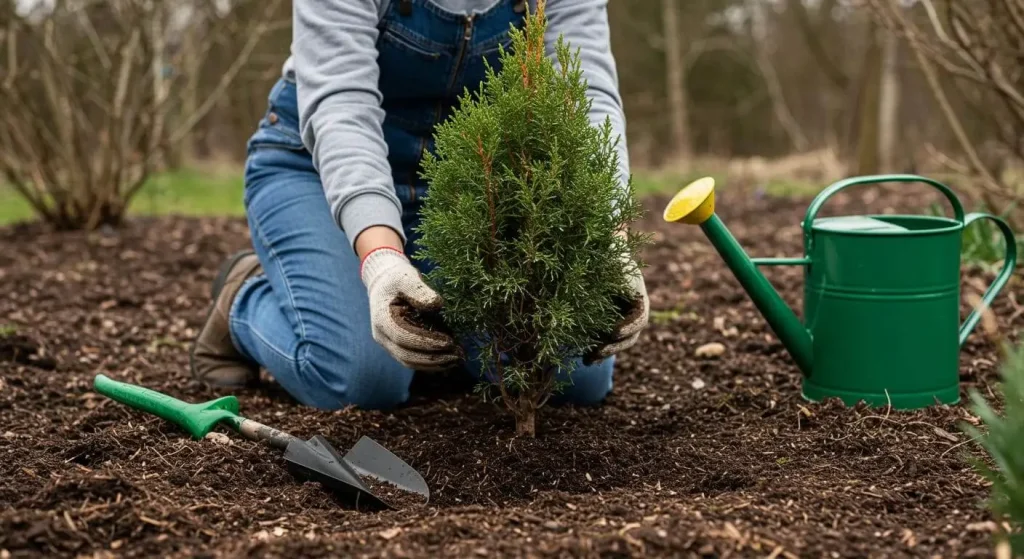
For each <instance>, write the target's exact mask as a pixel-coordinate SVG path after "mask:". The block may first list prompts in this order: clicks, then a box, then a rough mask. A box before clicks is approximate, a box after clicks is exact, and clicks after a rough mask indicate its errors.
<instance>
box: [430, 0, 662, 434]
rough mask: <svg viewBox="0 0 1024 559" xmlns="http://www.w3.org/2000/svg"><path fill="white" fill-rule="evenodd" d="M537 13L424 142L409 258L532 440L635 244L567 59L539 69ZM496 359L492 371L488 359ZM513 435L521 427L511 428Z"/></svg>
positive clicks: (591, 338) (609, 316)
mask: <svg viewBox="0 0 1024 559" xmlns="http://www.w3.org/2000/svg"><path fill="white" fill-rule="evenodd" d="M545 27H546V21H545V19H544V15H543V3H541V5H540V7H539V9H538V11H537V13H536V14H530V15H529V17H527V24H526V29H525V32H524V31H520V30H519V29H516V28H515V27H513V28H512V31H511V32H512V41H513V47H512V51H511V52H509V51H505V50H502V52H501V54H500V57H501V70H500V71H497V70H495V69H494V68H490V67H488V69H487V76H486V80H485V82H484V83H482V84H481V86H480V88H479V90H478V91H477V92H476V93H475V95H473V94H470V92H469V91H466V92H465V94H464V95H463V96H462V97H461V102H460V106H459V107H458V109H457V110H456V111H455V114H454V115H453V116H452V118H450V119H449V120H447V121H445V122H443V123H442V124H440V125H439V126H438V128H437V130H436V133H435V138H436V146H437V149H436V155H435V154H431V153H428V154H426V156H425V158H424V163H423V165H424V171H423V176H424V177H425V178H426V179H427V180H428V181H429V184H430V189H429V194H428V196H427V198H426V201H425V203H424V208H423V211H422V214H421V216H422V222H421V225H420V227H419V232H420V233H421V234H422V238H421V240H420V246H421V250H420V251H419V252H418V253H417V254H416V257H417V258H420V259H424V260H427V261H429V262H430V263H431V264H433V265H434V266H435V267H434V269H433V270H432V271H430V272H429V273H428V274H427V281H428V282H430V283H431V284H432V286H434V287H435V288H436V289H437V290H438V292H439V293H440V294H441V296H442V297H443V298H444V300H445V310H444V318H445V322H446V324H447V325H448V326H449V327H450V328H451V329H452V330H454V331H455V332H456V334H457V335H459V336H460V337H462V338H463V339H465V340H468V341H470V342H471V343H473V344H474V345H476V346H478V347H480V348H481V361H482V362H483V363H486V364H487V365H486V366H485V370H484V371H483V373H484V374H485V376H486V377H487V378H488V380H489V381H490V383H491V384H493V385H494V386H495V387H496V388H497V389H498V391H499V392H500V395H501V399H502V400H504V401H505V403H506V404H507V405H508V406H509V408H510V409H511V410H512V411H513V412H514V413H515V415H516V418H517V421H519V424H520V432H521V433H528V434H530V435H532V434H533V433H532V421H533V415H534V412H535V410H536V408H538V407H540V406H542V405H543V403H544V401H545V400H546V398H547V396H548V395H549V394H551V393H552V392H553V391H557V390H558V389H559V388H560V387H559V386H558V384H557V383H556V381H555V378H554V374H555V372H557V370H558V369H559V368H562V369H566V370H568V369H569V368H571V361H572V359H573V358H575V357H578V356H581V355H584V354H586V353H587V352H588V351H589V350H590V349H591V348H593V347H595V346H596V345H597V343H598V342H599V339H600V337H601V336H602V335H604V334H607V333H608V332H610V331H611V330H613V328H614V326H615V325H616V323H617V322H618V321H619V320H620V319H621V315H622V310H623V309H622V302H623V299H625V298H626V297H627V296H628V291H627V290H628V276H629V274H631V273H637V272H638V266H639V262H638V260H637V254H638V252H639V250H640V246H641V245H642V243H644V242H645V241H646V236H644V235H639V234H636V233H634V232H630V233H628V234H626V235H618V234H617V231H620V230H625V229H627V225H628V224H629V223H630V222H632V221H635V220H636V219H638V218H639V217H640V216H641V215H642V208H641V206H640V204H639V202H638V201H637V200H636V199H635V197H634V191H633V186H632V181H631V180H628V181H625V182H626V184H625V185H623V181H622V180H620V177H619V161H618V152H617V149H616V146H617V140H613V139H612V131H611V123H610V122H608V121H606V122H605V123H604V126H602V127H594V126H591V124H590V121H589V116H588V111H589V109H590V102H589V100H588V99H587V97H586V91H587V85H586V82H585V81H584V80H583V79H582V71H581V69H580V64H579V56H578V53H571V52H570V51H569V48H568V46H567V45H566V44H565V43H564V41H563V40H562V38H561V37H559V41H558V45H557V58H558V62H559V66H560V67H559V68H557V69H556V67H555V65H554V64H553V62H552V61H551V60H550V58H549V57H548V56H546V55H545V50H544V31H545ZM499 356H501V357H502V358H501V359H499ZM524 424H525V425H526V426H525V428H524Z"/></svg>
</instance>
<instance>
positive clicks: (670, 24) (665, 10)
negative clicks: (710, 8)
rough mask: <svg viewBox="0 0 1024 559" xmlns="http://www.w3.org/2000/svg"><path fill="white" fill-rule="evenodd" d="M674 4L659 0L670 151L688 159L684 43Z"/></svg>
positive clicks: (666, 0) (670, 1)
mask: <svg viewBox="0 0 1024 559" xmlns="http://www.w3.org/2000/svg"><path fill="white" fill-rule="evenodd" d="M676 3H677V0H661V14H662V20H664V21H663V26H664V27H663V29H664V33H663V35H664V37H665V78H666V80H665V81H666V93H667V95H668V110H669V123H670V126H671V129H672V151H673V152H674V154H675V155H676V156H678V157H684V158H689V157H690V155H692V149H691V146H690V135H689V132H688V130H687V129H688V126H687V120H688V116H687V106H686V105H687V100H686V68H685V67H684V63H683V43H682V40H681V38H680V36H679V8H678V6H676Z"/></svg>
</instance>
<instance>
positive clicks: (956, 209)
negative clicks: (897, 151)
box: [803, 175, 964, 249]
mask: <svg viewBox="0 0 1024 559" xmlns="http://www.w3.org/2000/svg"><path fill="white" fill-rule="evenodd" d="M881 182H922V183H925V184H927V185H929V186H933V187H935V189H936V190H938V191H939V192H941V193H942V195H943V196H945V197H946V199H947V200H949V203H950V204H952V206H953V215H954V218H955V219H956V220H957V221H959V222H960V223H964V208H963V206H962V205H961V204H960V199H959V198H957V197H956V194H954V193H953V191H952V190H950V189H949V187H948V186H946V185H944V184H942V183H941V182H938V181H936V180H934V179H930V178H928V177H922V176H919V175H865V176H861V177H851V178H848V179H843V180H841V181H838V182H834V183H832V184H831V185H829V186H828V187H827V188H825V190H822V191H821V193H819V194H818V195H817V196H816V197H815V198H814V201H812V202H811V205H810V206H808V207H807V214H806V215H805V216H804V222H803V228H804V245H805V248H808V249H809V248H810V243H811V227H812V226H813V225H814V218H815V217H817V215H818V211H819V210H821V207H822V206H824V205H825V202H826V201H827V200H828V199H829V198H831V197H832V195H833V194H835V193H837V192H839V191H840V190H843V189H844V188H846V187H849V186H855V185H861V184H877V183H881Z"/></svg>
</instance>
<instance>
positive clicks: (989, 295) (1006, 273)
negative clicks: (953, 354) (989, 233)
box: [960, 212, 1017, 346]
mask: <svg viewBox="0 0 1024 559" xmlns="http://www.w3.org/2000/svg"><path fill="white" fill-rule="evenodd" d="M980 219H989V220H991V221H993V222H994V223H995V224H996V225H997V226H998V227H999V230H1000V231H1002V232H1003V239H1004V240H1005V241H1006V256H1005V257H1004V259H1003V269H1002V270H999V275H998V276H996V279H995V281H993V282H992V285H990V286H988V289H986V290H985V294H984V295H982V297H981V303H978V306H977V307H976V308H975V309H974V310H972V311H971V314H970V315H968V316H967V320H965V321H964V323H963V325H962V326H960V345H961V346H963V345H964V342H966V341H967V336H969V335H971V330H974V327H975V326H977V325H978V321H979V320H981V313H982V312H984V311H985V309H987V308H988V307H989V305H991V304H992V300H993V299H995V298H996V295H998V294H999V291H1000V290H1001V289H1002V288H1003V287H1004V286H1005V285H1006V282H1008V281H1010V278H1011V277H1012V276H1013V269H1014V267H1015V266H1016V265H1017V241H1016V238H1015V237H1014V234H1013V230H1012V229H1010V226H1009V225H1008V224H1007V223H1006V222H1005V221H1003V220H1002V219H1000V218H998V217H996V216H994V215H990V214H986V213H978V212H972V213H969V214H967V217H966V218H965V219H964V229H966V228H967V226H969V225H970V224H972V223H974V222H975V221H978V220H980Z"/></svg>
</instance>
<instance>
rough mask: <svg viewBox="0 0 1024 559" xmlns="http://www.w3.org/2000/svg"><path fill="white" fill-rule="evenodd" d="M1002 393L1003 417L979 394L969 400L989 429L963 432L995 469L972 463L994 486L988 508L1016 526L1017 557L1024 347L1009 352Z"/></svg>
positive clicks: (1022, 494)
mask: <svg viewBox="0 0 1024 559" xmlns="http://www.w3.org/2000/svg"><path fill="white" fill-rule="evenodd" d="M1006 353H1007V357H1006V360H1005V362H1004V363H1003V366H1002V371H1001V374H1002V383H1001V385H1000V387H999V391H1000V392H1001V395H1002V397H1003V399H1004V404H1005V411H1004V413H1003V415H1002V416H1000V415H999V414H998V413H996V411H995V410H994V409H993V408H992V407H991V406H990V405H989V404H988V403H987V402H986V401H985V400H984V398H982V396H981V395H980V394H979V393H978V392H977V391H973V390H972V391H971V394H970V397H971V402H972V409H973V410H974V413H976V414H977V415H978V417H980V418H981V420H982V421H983V422H984V423H985V427H987V432H986V433H981V431H980V430H979V429H977V428H975V427H974V426H973V425H970V424H966V425H964V426H963V429H964V431H965V432H966V433H967V434H968V435H969V436H970V437H971V438H974V439H976V440H977V441H978V442H979V444H980V445H981V446H982V448H983V449H984V450H985V451H986V452H987V453H988V456H989V458H990V459H991V461H992V462H993V463H994V465H995V468H991V467H989V465H987V464H985V463H984V462H982V461H981V460H972V462H973V463H974V465H975V467H976V468H977V469H978V471H979V472H980V473H981V474H982V475H983V476H985V478H986V479H988V480H989V481H990V482H992V496H991V498H990V500H989V506H990V507H991V508H992V510H993V512H995V513H996V514H998V515H1000V516H1004V517H1005V519H1006V520H1008V521H1009V523H1010V524H1011V525H1012V526H1013V529H1014V533H1013V534H1011V535H1010V544H1011V546H1012V548H1013V551H1014V554H1015V555H1016V554H1024V533H1021V530H1022V529H1024V345H1022V346H1020V347H1017V348H1016V349H1011V350H1009V351H1007V352H1006Z"/></svg>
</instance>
